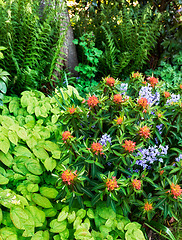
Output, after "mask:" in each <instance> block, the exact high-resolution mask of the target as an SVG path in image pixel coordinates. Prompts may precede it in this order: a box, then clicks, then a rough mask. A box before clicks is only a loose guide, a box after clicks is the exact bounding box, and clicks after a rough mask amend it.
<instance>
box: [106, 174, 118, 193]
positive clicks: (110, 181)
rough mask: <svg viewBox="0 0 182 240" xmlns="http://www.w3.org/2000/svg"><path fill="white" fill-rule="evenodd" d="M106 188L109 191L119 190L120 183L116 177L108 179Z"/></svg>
mask: <svg viewBox="0 0 182 240" xmlns="http://www.w3.org/2000/svg"><path fill="white" fill-rule="evenodd" d="M106 187H107V190H108V191H113V190H115V189H116V188H118V187H119V186H118V183H117V180H116V177H112V178H108V179H107V182H106Z"/></svg>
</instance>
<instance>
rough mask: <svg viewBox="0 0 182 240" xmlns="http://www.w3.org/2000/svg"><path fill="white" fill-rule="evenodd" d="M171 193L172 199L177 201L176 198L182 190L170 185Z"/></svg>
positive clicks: (177, 186)
mask: <svg viewBox="0 0 182 240" xmlns="http://www.w3.org/2000/svg"><path fill="white" fill-rule="evenodd" d="M171 193H172V194H173V195H174V197H173V198H175V199H177V197H178V196H180V195H181V193H182V189H181V187H180V186H179V185H175V184H174V183H172V184H171Z"/></svg>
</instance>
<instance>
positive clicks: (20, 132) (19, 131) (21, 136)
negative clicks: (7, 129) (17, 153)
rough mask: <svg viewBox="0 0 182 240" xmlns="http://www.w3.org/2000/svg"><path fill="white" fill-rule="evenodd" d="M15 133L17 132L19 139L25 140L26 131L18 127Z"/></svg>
mask: <svg viewBox="0 0 182 240" xmlns="http://www.w3.org/2000/svg"><path fill="white" fill-rule="evenodd" d="M16 132H17V134H18V137H19V138H21V139H23V140H26V139H27V131H26V130H25V129H24V128H23V127H19V128H18V130H17V131H16Z"/></svg>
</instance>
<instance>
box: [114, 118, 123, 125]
mask: <svg viewBox="0 0 182 240" xmlns="http://www.w3.org/2000/svg"><path fill="white" fill-rule="evenodd" d="M114 121H116V124H117V125H119V124H121V123H122V122H123V117H118V118H116V119H115V120H114Z"/></svg>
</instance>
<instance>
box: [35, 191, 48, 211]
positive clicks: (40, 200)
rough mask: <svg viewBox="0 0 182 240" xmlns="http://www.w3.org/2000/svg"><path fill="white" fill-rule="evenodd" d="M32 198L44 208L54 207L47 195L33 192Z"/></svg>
mask: <svg viewBox="0 0 182 240" xmlns="http://www.w3.org/2000/svg"><path fill="white" fill-rule="evenodd" d="M32 200H33V201H34V202H35V203H36V204H37V205H39V206H41V207H43V208H52V204H51V202H50V201H49V199H47V198H46V197H43V196H41V195H40V194H38V193H33V194H32Z"/></svg>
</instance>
